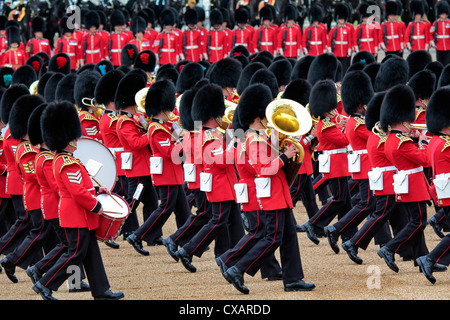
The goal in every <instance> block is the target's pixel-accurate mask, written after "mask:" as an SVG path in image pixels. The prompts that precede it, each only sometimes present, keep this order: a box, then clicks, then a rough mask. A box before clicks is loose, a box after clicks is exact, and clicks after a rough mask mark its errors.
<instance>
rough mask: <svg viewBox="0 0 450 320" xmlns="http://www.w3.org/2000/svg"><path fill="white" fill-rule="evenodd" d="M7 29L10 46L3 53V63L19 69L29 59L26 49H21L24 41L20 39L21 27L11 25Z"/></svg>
mask: <svg viewBox="0 0 450 320" xmlns="http://www.w3.org/2000/svg"><path fill="white" fill-rule="evenodd" d="M6 31H7V35H8V48H7V49H6V51H5V52H3V54H2V55H1V65H2V66H7V67H11V68H13V69H14V70H17V69H18V68H19V67H21V66H23V65H24V64H25V62H26V60H27V57H26V53H25V51H24V50H22V49H21V46H22V45H23V43H22V41H21V40H20V29H19V28H18V27H15V26H11V27H8V28H7V30H6Z"/></svg>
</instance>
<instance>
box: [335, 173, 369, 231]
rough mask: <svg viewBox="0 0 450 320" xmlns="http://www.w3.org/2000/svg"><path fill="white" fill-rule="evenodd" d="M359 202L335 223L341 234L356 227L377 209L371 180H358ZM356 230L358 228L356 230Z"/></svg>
mask: <svg viewBox="0 0 450 320" xmlns="http://www.w3.org/2000/svg"><path fill="white" fill-rule="evenodd" d="M358 182H359V183H358V185H359V194H360V200H359V202H358V203H357V204H356V205H355V206H354V207H353V208H352V209H351V210H350V211H348V212H347V213H346V214H345V215H344V216H343V217H342V218H341V219H339V221H337V222H336V223H335V224H334V227H335V228H336V230H337V232H338V233H339V234H343V233H345V231H348V230H351V229H352V228H353V230H355V228H356V227H357V226H358V225H359V224H360V223H361V222H362V221H363V220H364V219H365V218H366V217H367V216H368V215H369V214H370V213H371V212H372V211H373V210H374V209H375V200H374V198H373V194H372V191H371V190H370V188H369V180H368V179H361V180H358ZM355 231H356V230H355ZM353 234H354V233H353Z"/></svg>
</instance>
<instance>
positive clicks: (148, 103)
mask: <svg viewBox="0 0 450 320" xmlns="http://www.w3.org/2000/svg"><path fill="white" fill-rule="evenodd" d="M175 102H176V96H175V86H174V84H173V83H172V81H170V80H161V81H156V82H154V83H153V84H152V85H151V86H150V88H149V89H148V92H147V96H146V98H145V113H146V114H147V115H148V116H155V115H157V114H158V113H160V112H163V111H168V112H172V111H173V110H174V108H175Z"/></svg>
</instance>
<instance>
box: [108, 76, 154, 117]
mask: <svg viewBox="0 0 450 320" xmlns="http://www.w3.org/2000/svg"><path fill="white" fill-rule="evenodd" d="M146 85H147V78H146V77H144V76H143V75H142V74H140V73H138V72H132V71H130V72H128V73H127V74H126V75H125V76H124V77H123V78H122V79H121V80H120V81H119V84H118V85H117V90H116V93H115V95H114V106H115V108H116V110H122V109H125V108H127V107H130V106H135V105H136V101H135V95H136V93H137V92H138V91H139V90H141V89H142V88H145V86H146Z"/></svg>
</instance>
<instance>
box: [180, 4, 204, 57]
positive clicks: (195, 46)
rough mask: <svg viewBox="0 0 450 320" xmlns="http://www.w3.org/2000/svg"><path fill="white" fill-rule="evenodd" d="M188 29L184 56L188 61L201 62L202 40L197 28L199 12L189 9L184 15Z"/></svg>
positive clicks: (185, 37) (184, 44)
mask: <svg viewBox="0 0 450 320" xmlns="http://www.w3.org/2000/svg"><path fill="white" fill-rule="evenodd" d="M184 22H185V24H186V26H187V29H186V30H185V31H184V32H183V54H184V57H185V59H186V60H189V61H191V62H198V61H200V53H201V46H202V38H201V33H200V31H199V30H198V29H197V28H196V27H195V25H196V24H197V22H198V16H197V11H195V10H194V9H191V8H187V9H186V12H185V14H184Z"/></svg>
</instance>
